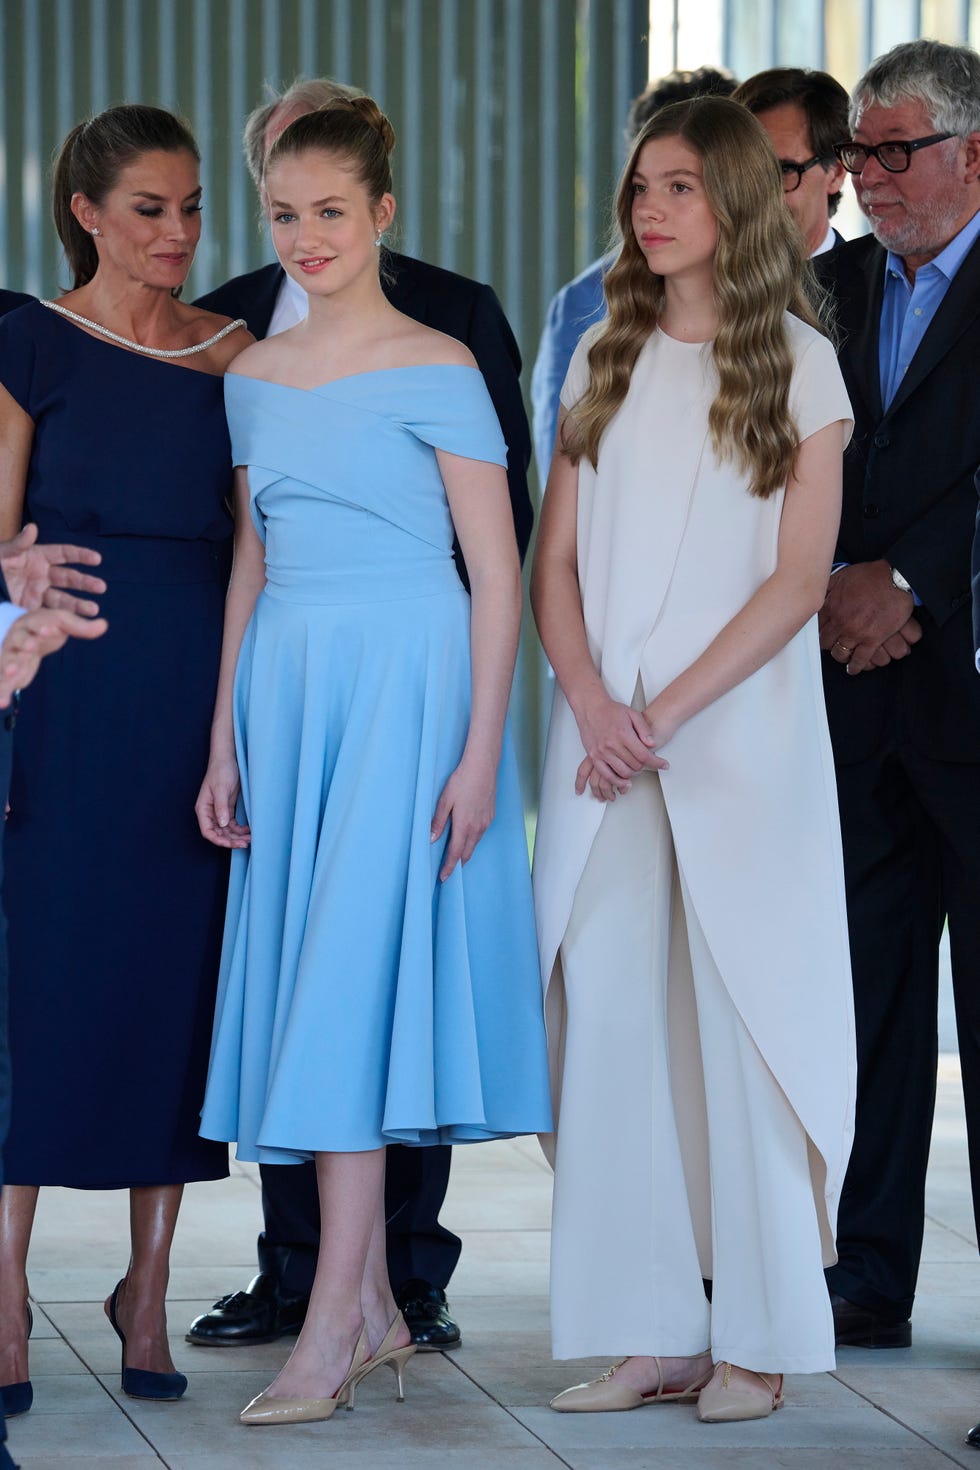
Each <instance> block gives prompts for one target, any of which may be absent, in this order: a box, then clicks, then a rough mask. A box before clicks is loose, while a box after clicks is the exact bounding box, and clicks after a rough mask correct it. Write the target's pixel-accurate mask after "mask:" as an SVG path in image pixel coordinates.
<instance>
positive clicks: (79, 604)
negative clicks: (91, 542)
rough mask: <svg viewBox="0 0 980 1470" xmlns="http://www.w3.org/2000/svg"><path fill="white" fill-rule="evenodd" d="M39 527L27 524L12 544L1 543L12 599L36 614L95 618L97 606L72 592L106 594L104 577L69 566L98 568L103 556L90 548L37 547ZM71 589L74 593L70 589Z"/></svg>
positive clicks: (1, 566)
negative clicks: (48, 611) (44, 610)
mask: <svg viewBox="0 0 980 1470" xmlns="http://www.w3.org/2000/svg"><path fill="white" fill-rule="evenodd" d="M36 543H37V526H34V525H27V526H25V527H24V529H23V530H22V531H21V532H20V534H19V535H17V536H15V537H14V539H13V540H12V541H0V571H2V572H3V576H4V580H5V581H6V583H7V590H8V591H9V593H10V596H11V599H12V600H13V601H14V602H16V603H18V604H19V606H20V607H24V608H26V609H27V611H28V612H34V611H35V610H36V609H37V608H39V607H50V608H60V609H64V610H65V611H67V612H72V613H80V614H82V615H83V616H84V617H93V616H94V615H95V614H96V613H97V612H98V610H99V609H98V605H97V604H96V603H94V602H89V601H87V600H86V599H85V598H83V597H75V596H73V592H95V593H99V592H104V591H105V583H104V582H103V580H102V578H101V577H92V576H90V575H89V574H88V573H87V572H79V571H75V570H74V568H73V567H72V566H69V565H68V563H70V562H76V563H78V564H79V565H80V566H87V567H97V566H98V565H99V562H100V561H101V560H102V557H101V556H100V555H99V553H98V552H97V551H90V550H89V548H88V547H87V546H67V545H63V544H59V545H52V546H38V545H37V544H36ZM69 588H71V589H72V591H69V590H68V589H69Z"/></svg>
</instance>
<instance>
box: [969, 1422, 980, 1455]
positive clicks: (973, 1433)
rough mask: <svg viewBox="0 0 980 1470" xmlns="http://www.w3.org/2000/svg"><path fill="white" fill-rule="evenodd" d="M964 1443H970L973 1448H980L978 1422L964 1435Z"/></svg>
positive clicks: (979, 1426)
mask: <svg viewBox="0 0 980 1470" xmlns="http://www.w3.org/2000/svg"><path fill="white" fill-rule="evenodd" d="M966 1443H967V1444H969V1445H972V1446H973V1448H974V1449H975V1450H980V1424H974V1426H973V1428H972V1429H971V1430H970V1432H969V1434H968V1435H967V1437H966Z"/></svg>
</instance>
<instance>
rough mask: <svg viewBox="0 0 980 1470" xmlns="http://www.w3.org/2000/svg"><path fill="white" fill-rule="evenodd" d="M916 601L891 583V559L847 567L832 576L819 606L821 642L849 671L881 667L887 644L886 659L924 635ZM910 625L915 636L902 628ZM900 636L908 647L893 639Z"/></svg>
mask: <svg viewBox="0 0 980 1470" xmlns="http://www.w3.org/2000/svg"><path fill="white" fill-rule="evenodd" d="M913 606H914V604H913V600H912V596H911V594H910V593H908V592H902V591H900V590H899V588H898V587H896V586H895V584H894V583H893V582H892V578H891V568H890V567H889V565H888V563H887V562H886V561H864V562H857V563H856V564H855V565H854V566H851V567H842V568H841V570H840V571H839V572H835V573H834V575H833V576H832V577H831V579H830V584H829V586H828V588H827V596H826V598H825V599H824V605H823V607H822V608H821V609H820V647H821V648H823V649H825V650H827V651H829V653H830V656H831V658H832V659H835V660H836V661H837V662H838V663H841V664H846V665H847V672H848V673H849V674H861V673H863V672H864V670H865V669H870V668H874V667H880V663H881V661H882V660H881V658H880V657H879V660H878V662H877V663H876V655H878V654H879V650H882V649H884V650H885V653H886V655H887V656H886V657H885V658H884V659H883V662H885V663H887V662H889V660H890V659H892V658H901V657H903V656H904V653H907V652H908V650H909V647H910V646H911V644H912V643H914V642H917V641H918V638H920V637H921V636H922V630H921V629H920V628H919V625H918V623H917V622H916V621H915V619H914V618H913V617H912V609H913ZM910 624H911V625H912V626H911V629H910V632H911V633H912V636H911V637H909V638H906V637H904V633H903V630H905V629H906V628H909V625H910ZM896 635H901V637H902V642H904V644H905V648H904V651H903V650H902V649H901V648H900V645H899V643H897V642H893V641H892V640H893V639H894V638H895V636H896ZM892 649H895V650H897V651H896V652H892V651H891V650H892Z"/></svg>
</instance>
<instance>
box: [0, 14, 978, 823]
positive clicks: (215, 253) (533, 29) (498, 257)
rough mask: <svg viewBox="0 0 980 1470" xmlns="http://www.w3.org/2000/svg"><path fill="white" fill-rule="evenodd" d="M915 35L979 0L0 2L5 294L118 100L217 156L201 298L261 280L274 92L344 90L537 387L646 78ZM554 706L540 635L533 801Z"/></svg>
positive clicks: (952, 34)
mask: <svg viewBox="0 0 980 1470" xmlns="http://www.w3.org/2000/svg"><path fill="white" fill-rule="evenodd" d="M648 33H649V34H648ZM919 34H929V35H935V36H938V37H940V38H941V39H943V40H950V41H956V40H970V41H971V42H972V43H973V44H974V45H976V44H978V41H980V0H0V79H2V83H0V85H2V91H0V284H4V285H7V286H10V287H13V288H19V289H22V290H27V291H31V292H34V293H39V294H51V293H53V292H55V291H56V290H57V288H58V286H59V284H62V285H63V284H64V283H65V281H64V271H63V269H62V267H61V264H60V261H59V258H58V252H57V242H56V239H55V236H54V231H53V228H52V226H51V225H50V222H49V202H48V195H49V178H50V161H51V157H52V154H53V152H54V150H55V148H56V147H57V144H58V143H59V141H60V140H61V138H63V137H64V135H65V133H66V132H67V131H68V129H69V128H70V127H71V126H72V125H73V124H74V123H75V122H76V121H77V120H78V119H79V118H81V117H84V116H87V115H89V114H90V113H92V112H96V111H98V110H100V109H101V108H103V107H105V106H107V105H109V104H110V103H112V102H118V101H124V100H139V101H145V102H156V103H159V104H162V105H163V106H169V107H174V108H176V109H178V110H179V111H180V112H182V113H183V114H184V115H185V116H186V117H187V118H188V119H189V120H190V122H191V124H192V126H193V127H194V130H195V132H196V133H197V136H198V138H199V141H200V143H201V148H202V155H203V177H204V184H205V209H206V214H205V229H204V236H203V240H202V244H201V248H200V250H199V252H198V258H197V261H196V262H195V266H194V270H193V272H192V275H191V279H190V283H189V289H190V291H191V292H192V293H194V294H196V293H199V292H201V291H203V290H205V289H207V288H208V287H209V286H212V285H215V284H217V283H218V282H219V281H221V280H223V279H225V278H226V277H228V276H230V275H234V274H237V273H238V272H240V271H244V270H248V269H251V268H252V267H254V266H256V265H259V264H261V263H262V261H263V260H266V259H268V258H269V251H268V246H267V243H266V240H265V237H264V235H263V233H262V230H261V228H260V226H259V221H258V217H257V210H256V203H255V199H254V196H253V192H252V187H251V183H250V180H249V178H248V174H247V172H246V169H245V166H244V163H243V161H242V157H241V148H240V136H241V127H242V123H243V121H244V118H245V116H246V114H247V113H248V111H249V109H250V108H251V107H253V106H254V105H255V103H256V102H257V101H258V100H259V99H260V98H261V96H262V93H263V86H264V84H265V83H266V82H273V83H282V82H286V81H290V80H292V78H293V77H295V76H297V75H300V74H304V75H318V74H322V75H330V76H335V77H338V78H340V79H342V80H346V81H350V82H353V83H355V84H356V85H358V86H361V87H364V88H366V89H367V90H368V91H369V92H371V93H372V94H373V95H374V96H375V97H377V99H378V100H379V101H380V102H381V104H382V106H383V107H384V108H385V110H386V111H387V112H388V113H389V114H390V116H391V118H392V120H393V122H394V125H395V128H396V131H397V133H398V146H397V149H396V152H395V158H394V164H395V176H396V193H397V196H398V202H399V231H400V234H399V239H398V241H397V243H398V245H399V247H400V248H401V249H403V250H404V251H405V252H406V253H408V254H410V255H419V256H422V257H424V258H425V259H427V260H431V261H435V262H436V263H437V264H440V265H444V266H447V267H449V268H450V269H453V270H458V271H462V272H463V273H465V274H467V275H472V276H475V277H476V278H477V279H479V280H484V281H489V282H490V283H491V284H492V285H493V286H494V287H495V288H496V290H497V292H498V294H499V295H500V297H501V299H502V301H503V303H504V307H505V309H506V311H507V314H508V316H509V317H510V320H511V322H512V324H513V326H514V330H515V332H516V334H517V337H518V341H519V342H520V343H521V347H522V350H523V353H524V358H525V372H526V375H527V374H529V371H530V366H531V363H532V362H533V359H534V354H535V351H536V349H537V343H538V337H539V334H540V330H541V324H542V321H543V319H544V313H545V310H546V307H547V303H548V301H549V299H550V297H551V296H552V294H553V293H554V291H555V290H556V289H557V288H558V287H559V286H560V285H561V284H562V283H563V282H565V281H567V280H568V279H570V277H571V276H573V275H574V274H575V273H576V272H577V271H578V270H579V269H581V267H582V266H584V265H585V264H587V263H588V261H590V260H592V259H594V258H595V257H596V255H598V254H599V253H600V252H601V250H602V248H603V246H604V243H605V235H606V231H607V227H608V217H609V204H610V200H611V196H612V193H613V188H614V183H615V179H616V175H617V173H618V170H619V167H620V163H621V159H622V146H623V145H622V125H623V121H624V119H625V114H626V110H627V106H628V104H629V101H630V99H631V98H632V97H633V96H634V95H635V94H636V93H637V92H639V91H640V90H641V88H642V86H643V85H644V84H645V82H646V78H647V75H648V71H652V72H653V73H654V74H656V73H659V72H662V71H666V70H668V69H669V68H670V67H671V66H674V65H681V66H697V65H700V64H702V63H717V62H718V61H722V62H724V63H725V64H726V65H728V66H729V67H730V68H731V69H732V70H733V71H734V72H735V73H736V75H738V76H741V77H744V76H748V75H750V74H751V72H753V71H756V70H758V69H760V68H761V67H765V66H770V65H774V64H776V63H798V64H804V65H811V66H821V65H823V66H826V67H827V68H828V69H829V70H831V71H833V72H834V73H835V75H837V76H839V77H840V79H841V81H843V82H844V83H845V85H850V84H851V83H853V81H854V80H855V79H856V77H857V76H858V74H859V73H860V71H861V70H862V69H863V68H864V66H865V65H866V63H867V61H868V60H869V59H870V57H871V56H872V55H875V54H877V53H879V52H880V51H882V50H884V49H886V48H887V47H888V46H890V45H892V44H893V43H894V42H895V41H898V40H905V39H910V38H911V37H913V36H915V35H919ZM545 693H546V690H545V669H544V665H543V662H542V660H541V657H540V655H539V653H538V652H537V649H536V645H535V643H534V640H533V636H531V635H527V636H526V637H525V647H524V650H523V652H522V660H521V668H520V672H519V678H518V682H517V688H516V691H515V713H516V716H517V724H518V729H519V736H520V748H521V753H522V762H523V768H524V774H525V777H526V787H525V789H526V791H527V792H528V794H529V795H531V794H533V788H534V773H535V772H536V770H537V764H538V760H539V756H540V749H541V735H542V726H543V720H544V714H545V711H544V709H543V705H544V703H545Z"/></svg>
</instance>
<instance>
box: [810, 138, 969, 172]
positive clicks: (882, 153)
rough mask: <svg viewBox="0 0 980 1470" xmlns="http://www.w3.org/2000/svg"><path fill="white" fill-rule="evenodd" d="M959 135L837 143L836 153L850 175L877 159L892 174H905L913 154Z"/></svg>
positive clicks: (835, 145)
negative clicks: (874, 142)
mask: <svg viewBox="0 0 980 1470" xmlns="http://www.w3.org/2000/svg"><path fill="white" fill-rule="evenodd" d="M958 136H959V134H958V133H930V134H929V136H928V138H912V139H910V140H907V139H905V138H896V139H895V140H894V142H889V143H876V144H875V145H874V146H873V147H872V145H871V144H870V143H851V142H846V143H835V144H834V152H835V153H836V155H837V157H838V158H839V159H840V161H841V163H842V164H843V165H844V167H845V168H846V169H847V172H848V173H849V174H859V173H860V172H861V171H862V169H864V168H866V167H867V163H868V159H869V158H877V160H878V162H879V163H880V164H881V166H882V168H884V169H887V170H888V172H889V173H890V174H904V173H905V171H906V169H907V168H908V167H909V165H910V163H911V162H912V154H913V153H917V152H918V151H919V149H920V148H931V147H932V145H933V143H945V142H946V139H947V138H956V137H958Z"/></svg>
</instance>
